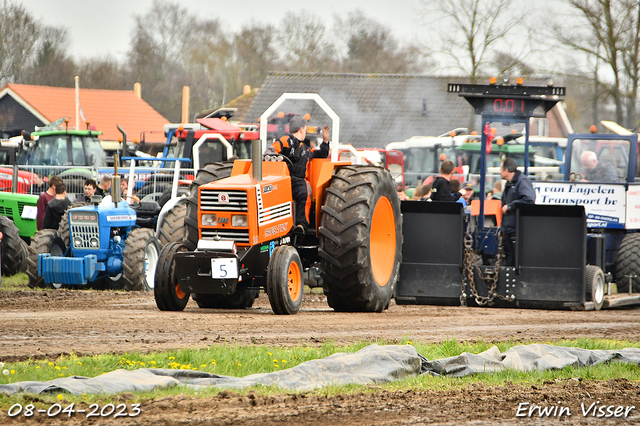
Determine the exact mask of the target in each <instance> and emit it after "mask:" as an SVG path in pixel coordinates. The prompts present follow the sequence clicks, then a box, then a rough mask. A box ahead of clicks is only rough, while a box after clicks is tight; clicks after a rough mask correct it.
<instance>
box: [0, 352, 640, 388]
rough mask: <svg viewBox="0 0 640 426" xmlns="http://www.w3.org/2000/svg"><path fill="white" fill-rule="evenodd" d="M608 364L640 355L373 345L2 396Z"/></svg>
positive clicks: (74, 380) (139, 373) (113, 375)
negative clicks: (253, 366)
mask: <svg viewBox="0 0 640 426" xmlns="http://www.w3.org/2000/svg"><path fill="white" fill-rule="evenodd" d="M606 362H628V363H633V364H640V349H636V348H631V349H620V350H588V349H579V348H568V347H563V346H553V345H542V344H533V345H523V346H514V347H512V348H511V349H509V350H507V351H506V352H504V353H501V352H500V350H499V349H498V348H497V347H495V346H494V347H492V348H490V349H488V350H487V351H485V352H482V353H480V354H471V353H466V352H465V353H462V354H460V355H458V356H454V357H449V358H443V359H439V360H434V361H429V360H427V359H426V358H424V357H423V356H421V355H420V354H419V353H418V352H417V351H416V349H415V348H414V347H413V346H410V345H402V346H401V345H388V346H378V345H370V346H367V347H366V348H364V349H361V350H360V351H358V352H356V353H338V354H334V355H331V356H329V357H327V358H323V359H316V360H311V361H307V362H304V363H302V364H300V365H298V366H296V367H292V368H289V369H287V370H281V371H276V372H272V373H262V374H252V375H249V376H246V377H229V376H218V375H215V374H210V373H205V372H200V371H193V370H171V369H149V368H141V369H139V370H116V371H112V372H109V373H106V374H102V375H100V376H98V377H93V378H89V377H79V376H73V377H65V378H60V379H55V380H51V381H48V382H18V383H13V384H8V385H0V392H4V393H7V394H14V393H18V392H24V393H33V394H38V393H42V392H56V393H57V392H62V391H66V392H69V393H72V394H76V395H80V394H83V393H85V394H98V393H102V394H113V393H120V392H134V391H151V390H154V389H159V388H168V387H171V386H187V387H190V388H204V387H215V388H235V389H242V388H248V387H250V386H256V385H265V386H277V387H280V388H283V389H290V390H295V391H308V390H312V389H316V388H321V387H323V386H327V385H345V384H382V383H389V382H392V381H395V380H401V379H404V378H407V377H414V376H417V375H419V374H424V373H428V374H431V375H448V376H454V377H462V376H466V375H470V374H476V373H492V372H497V371H501V370H504V369H514V370H520V371H534V370H548V369H562V368H564V367H566V366H574V367H586V366H592V365H597V364H601V363H606Z"/></svg>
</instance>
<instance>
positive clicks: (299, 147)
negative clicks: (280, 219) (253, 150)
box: [264, 116, 329, 233]
mask: <svg viewBox="0 0 640 426" xmlns="http://www.w3.org/2000/svg"><path fill="white" fill-rule="evenodd" d="M289 132H290V133H289V134H287V135H284V136H282V137H280V138H279V139H277V140H276V141H275V142H274V143H273V144H272V145H271V146H270V147H268V148H267V149H266V151H265V152H264V154H265V155H274V154H281V155H285V156H287V157H288V158H289V159H290V160H291V163H292V164H293V167H292V168H291V170H290V172H291V192H292V195H293V200H294V201H295V202H296V203H297V205H298V208H297V209H296V218H295V219H296V228H295V230H296V231H297V232H301V233H306V231H307V228H308V227H309V210H310V209H311V185H309V182H307V181H306V180H305V178H306V177H307V172H308V168H307V166H308V163H309V160H311V159H312V158H327V157H328V155H329V126H326V125H325V126H324V127H323V128H322V143H321V144H320V146H318V147H317V148H315V149H311V148H310V147H309V146H307V145H306V144H305V143H304V140H305V137H306V135H307V120H305V119H304V118H302V117H299V116H295V117H293V118H292V119H291V120H290V121H289ZM303 206H304V207H303Z"/></svg>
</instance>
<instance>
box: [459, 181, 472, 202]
mask: <svg viewBox="0 0 640 426" xmlns="http://www.w3.org/2000/svg"><path fill="white" fill-rule="evenodd" d="M461 193H462V195H461V196H460V198H464V201H465V203H466V205H469V204H470V203H471V197H473V185H472V184H471V182H467V183H465V184H464V186H463V187H462V191H461Z"/></svg>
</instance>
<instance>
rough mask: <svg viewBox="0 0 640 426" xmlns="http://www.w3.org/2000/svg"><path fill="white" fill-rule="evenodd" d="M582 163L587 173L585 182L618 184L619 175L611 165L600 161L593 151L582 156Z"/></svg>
mask: <svg viewBox="0 0 640 426" xmlns="http://www.w3.org/2000/svg"><path fill="white" fill-rule="evenodd" d="M580 163H581V164H582V168H583V169H584V171H585V174H584V179H582V180H584V181H590V182H618V181H619V179H618V173H617V172H616V168H615V167H614V166H613V164H611V163H605V162H603V161H598V156H597V155H596V153H595V152H593V151H585V152H583V153H582V155H581V156H580Z"/></svg>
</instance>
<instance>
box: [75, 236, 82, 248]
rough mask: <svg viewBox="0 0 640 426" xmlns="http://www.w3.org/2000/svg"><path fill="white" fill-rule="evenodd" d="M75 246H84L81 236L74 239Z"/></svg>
mask: <svg viewBox="0 0 640 426" xmlns="http://www.w3.org/2000/svg"><path fill="white" fill-rule="evenodd" d="M73 246H74V247H82V238H80V237H74V239H73Z"/></svg>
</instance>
